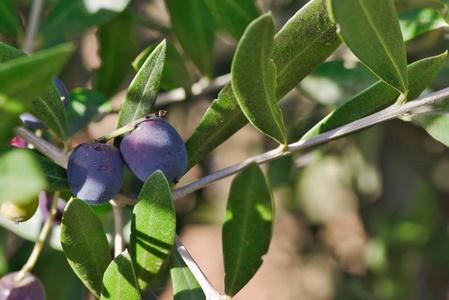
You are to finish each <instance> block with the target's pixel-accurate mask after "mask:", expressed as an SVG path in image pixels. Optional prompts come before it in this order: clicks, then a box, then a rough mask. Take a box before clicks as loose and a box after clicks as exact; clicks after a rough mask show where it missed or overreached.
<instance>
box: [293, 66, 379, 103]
mask: <svg viewBox="0 0 449 300" xmlns="http://www.w3.org/2000/svg"><path fill="white" fill-rule="evenodd" d="M378 79H379V78H377V77H376V76H375V75H374V74H373V73H372V72H371V71H370V70H368V69H367V68H366V67H365V66H364V65H362V64H360V63H359V64H357V65H356V66H355V67H353V68H349V69H348V68H346V67H345V62H343V61H330V62H325V63H324V64H322V65H321V66H319V67H318V68H317V69H316V70H315V71H313V72H312V73H311V74H310V75H309V76H307V77H306V78H304V79H303V81H301V82H300V83H299V84H298V88H299V89H300V90H301V91H302V92H304V93H305V94H306V95H307V96H308V97H309V98H311V99H312V100H314V101H317V102H319V103H321V104H325V105H331V106H339V105H341V104H343V103H344V102H345V101H346V100H348V99H349V98H351V97H352V96H353V95H355V94H357V93H358V92H360V91H362V90H363V89H365V88H367V87H368V86H370V85H371V84H373V83H375V82H376V81H377V80H378Z"/></svg>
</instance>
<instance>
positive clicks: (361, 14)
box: [329, 0, 408, 94]
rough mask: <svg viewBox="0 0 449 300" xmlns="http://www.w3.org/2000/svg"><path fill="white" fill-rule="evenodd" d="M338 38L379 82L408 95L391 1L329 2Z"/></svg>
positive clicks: (405, 67)
mask: <svg viewBox="0 0 449 300" xmlns="http://www.w3.org/2000/svg"><path fill="white" fill-rule="evenodd" d="M329 3H330V4H331V5H330V7H329V11H330V12H331V16H332V18H333V21H334V22H335V23H337V24H338V26H339V32H338V34H339V36H340V38H341V39H342V40H343V41H344V42H345V44H346V45H347V46H348V48H349V49H351V51H352V52H353V53H354V54H355V55H356V56H357V57H358V58H359V59H360V60H361V61H362V62H363V63H364V64H365V65H366V66H367V67H368V68H369V69H370V70H371V71H373V73H374V74H376V75H377V76H379V78H380V79H382V80H384V81H385V82H386V83H388V84H389V85H391V86H392V87H394V88H395V89H397V90H398V91H400V92H401V93H403V94H406V93H407V90H408V83H407V58H406V55H405V45H404V41H403V38H402V34H401V29H400V26H399V21H398V18H397V15H396V11H395V8H394V6H393V2H392V1H391V0H380V1H379V0H363V1H361V0H330V1H329Z"/></svg>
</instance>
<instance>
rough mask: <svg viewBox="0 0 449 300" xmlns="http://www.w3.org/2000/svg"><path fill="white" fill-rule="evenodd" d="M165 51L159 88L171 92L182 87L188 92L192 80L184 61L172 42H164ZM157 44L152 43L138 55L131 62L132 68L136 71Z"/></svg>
mask: <svg viewBox="0 0 449 300" xmlns="http://www.w3.org/2000/svg"><path fill="white" fill-rule="evenodd" d="M166 43H167V50H166V57H165V67H164V70H163V71H162V81H161V87H162V88H163V89H164V90H173V89H176V88H178V87H182V88H183V89H185V90H186V92H190V88H191V86H192V79H191V77H190V74H189V71H188V70H187V67H186V64H185V63H184V59H183V58H182V56H181V54H180V53H179V51H178V49H176V47H175V45H173V43H172V42H170V41H166ZM158 44H159V43H154V44H152V45H150V46H148V47H147V48H146V49H145V50H143V51H142V53H140V54H139V55H138V56H137V57H136V59H135V60H134V62H133V64H132V65H133V67H134V69H135V70H136V71H139V69H140V68H141V67H142V66H143V64H144V63H145V61H146V59H147V58H148V56H149V55H150V54H151V53H152V52H153V51H154V49H156V46H157V45H158Z"/></svg>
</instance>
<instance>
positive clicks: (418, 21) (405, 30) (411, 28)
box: [398, 7, 447, 41]
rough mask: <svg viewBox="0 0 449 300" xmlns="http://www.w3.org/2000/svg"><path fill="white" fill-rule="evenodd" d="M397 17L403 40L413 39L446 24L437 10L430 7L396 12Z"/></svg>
mask: <svg viewBox="0 0 449 300" xmlns="http://www.w3.org/2000/svg"><path fill="white" fill-rule="evenodd" d="M398 18H399V25H400V26H401V31H402V36H403V37H404V41H409V40H411V39H414V38H415V37H417V36H419V35H421V34H423V33H426V32H427V31H431V30H435V29H438V28H441V27H445V26H447V23H446V22H445V21H444V19H443V17H442V16H441V15H440V14H439V13H438V11H436V10H435V9H433V8H430V7H419V8H413V9H409V10H406V11H402V12H400V13H399V14H398Z"/></svg>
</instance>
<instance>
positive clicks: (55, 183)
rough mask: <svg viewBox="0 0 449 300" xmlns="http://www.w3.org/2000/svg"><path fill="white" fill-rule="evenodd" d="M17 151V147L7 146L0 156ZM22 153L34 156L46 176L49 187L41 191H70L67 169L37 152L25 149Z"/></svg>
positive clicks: (3, 148)
mask: <svg viewBox="0 0 449 300" xmlns="http://www.w3.org/2000/svg"><path fill="white" fill-rule="evenodd" d="M15 149H17V147H15V146H11V145H5V146H3V147H2V148H1V149H0V155H2V154H5V153H8V152H10V151H12V150H15ZM22 151H26V152H28V153H29V154H31V156H33V160H35V162H37V164H38V165H39V167H40V168H39V171H40V172H41V173H42V174H43V175H44V177H45V179H46V182H47V186H46V187H45V188H43V189H41V190H45V191H47V192H55V191H64V190H70V186H69V183H68V180H67V170H66V169H64V168H63V167H61V166H60V165H58V164H56V163H54V162H52V161H51V160H49V159H47V158H45V157H44V156H42V155H41V154H40V153H39V152H37V150H34V149H28V148H25V149H22ZM41 190H39V191H41Z"/></svg>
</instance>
